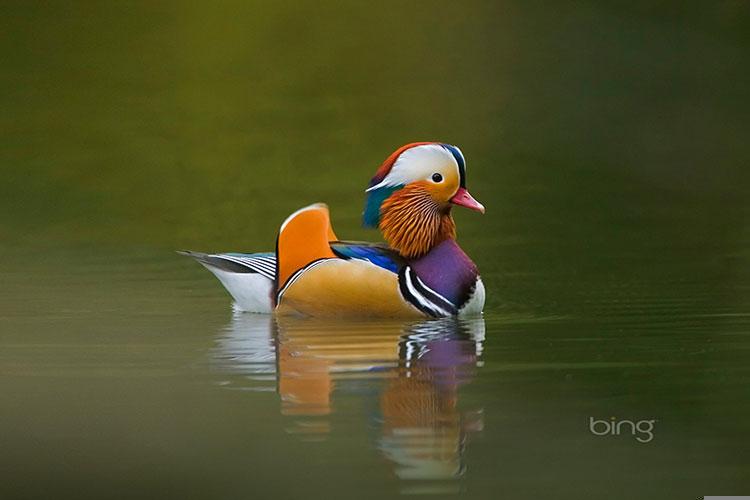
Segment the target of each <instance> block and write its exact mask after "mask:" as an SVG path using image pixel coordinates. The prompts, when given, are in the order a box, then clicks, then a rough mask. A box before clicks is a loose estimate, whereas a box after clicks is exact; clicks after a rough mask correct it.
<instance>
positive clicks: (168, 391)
mask: <svg viewBox="0 0 750 500" xmlns="http://www.w3.org/2000/svg"><path fill="white" fill-rule="evenodd" d="M0 14H2V15H1V16H0V19H1V20H0V24H1V25H2V26H0V28H2V29H0V33H2V35H0V36H1V38H0V43H1V45H0V47H1V49H0V56H1V57H0V60H2V63H1V64H0V86H1V87H0V90H2V92H0V109H2V113H0V176H1V177H0V178H1V179H2V180H1V181H0V450H2V453H1V454H0V497H2V498H21V497H23V498H110V497H119V498H133V497H159V498H388V497H391V496H396V495H398V494H437V495H452V494H456V493H458V494H461V495H464V496H466V497H468V498H544V497H547V496H553V497H555V498H571V499H573V498H576V499H578V498H603V497H607V498H628V499H629V498H654V499H663V498H698V497H700V496H702V495H706V494H723V495H731V494H734V495H741V494H748V492H750V449H749V448H748V442H750V441H749V438H750V389H749V387H750V251H749V250H748V248H749V247H750V224H749V220H750V219H749V217H750V204H748V195H749V194H750V178H749V176H748V166H750V142H749V141H748V137H749V136H750V135H749V132H750V128H749V127H748V116H750V96H749V95H748V94H750V92H749V91H748V89H750V81H749V80H750V69H748V68H750V55H749V54H750V51H749V50H748V48H749V47H750V43H749V42H750V9H749V8H748V5H747V4H746V3H743V2H736V1H721V2H711V3H706V4H704V5H703V6H700V5H699V4H696V5H694V6H691V5H689V4H684V3H679V4H678V3H672V2H656V3H653V2H644V3H642V4H640V5H639V4H633V3H631V2H608V3H607V4H606V5H604V4H602V3H598V2H578V3H575V4H569V5H568V6H561V5H550V4H548V3H542V2H488V3H483V2H469V3H463V2H462V3H461V4H460V5H459V4H458V3H449V2H440V3H437V2H419V3H413V4H409V5H406V4H402V3H395V2H394V3H386V4H380V5H378V7H377V8H375V7H374V6H373V7H366V6H365V5H364V4H354V3H344V2H341V3H336V2H323V3H300V4H296V5H293V4H289V5H273V4H271V3H253V2H249V3H246V2H241V3H240V2H238V3H222V4H217V5H213V6H209V5H208V4H205V5H200V4H188V3H183V2H175V3H166V2H164V3H159V4H158V5H157V4H156V3H153V2H143V3H130V4H114V3H111V4H99V5H95V4H91V3H80V4H78V5H72V4H38V5H32V4H30V3H27V2H6V3H4V4H3V5H2V6H0ZM425 139H426V140H433V139H434V140H444V141H449V142H452V143H454V144H457V145H459V146H460V147H461V148H462V150H463V151H464V153H465V155H466V157H467V160H468V185H469V188H470V189H471V191H472V192H473V193H474V195H475V196H476V197H477V198H478V199H479V200H480V201H482V202H483V203H484V204H485V205H486V206H487V214H486V215H485V216H483V217H482V216H479V215H477V214H474V213H466V212H458V213H456V218H457V222H458V227H459V240H460V243H461V245H462V246H463V247H464V248H465V249H466V251H467V252H468V253H469V254H470V255H471V256H472V257H473V258H474V260H475V261H476V262H477V264H478V265H479V267H480V270H481V271H482V275H483V278H484V281H485V284H486V286H487V290H488V302H487V308H486V312H485V316H484V319H482V320H475V321H469V322H455V321H438V322H434V321H433V322H425V323H406V324H404V323H391V322H360V323H321V322H315V321H302V322H300V321H296V322H289V321H286V322H280V323H278V324H277V323H276V322H274V321H273V320H272V319H271V318H268V317H262V316H252V315H243V314H234V313H233V312H232V309H231V304H230V301H229V298H228V296H227V295H226V294H225V293H224V292H223V290H222V289H221V287H220V285H219V284H218V282H217V281H216V280H215V279H214V278H213V277H212V276H210V275H209V274H208V273H207V272H206V271H205V270H203V269H202V268H200V267H199V266H197V265H196V264H195V263H193V262H191V261H189V260H187V259H185V258H182V257H179V256H177V255H175V254H174V253H173V250H174V249H178V248H189V249H194V250H208V251H229V250H234V251H252V250H266V249H270V248H272V247H273V243H274V239H275V231H276V230H277V228H278V225H279V223H280V222H281V221H282V220H283V218H284V217H285V216H286V215H287V214H288V213H290V212H291V211H293V210H295V209H296V208H299V207H300V206H302V205H306V204H308V203H311V202H314V201H326V202H327V203H328V204H329V205H330V208H331V212H332V216H333V221H334V225H335V228H336V232H337V233H338V234H339V235H340V236H341V237H345V238H349V239H375V238H376V237H377V235H376V234H374V233H372V232H369V231H366V230H364V229H362V228H361V227H360V225H359V217H360V213H361V208H362V207H361V204H362V195H363V189H364V187H365V185H366V182H367V180H368V179H369V178H370V176H371V175H372V173H373V172H374V171H375V169H376V168H377V166H378V164H379V163H380V162H381V161H382V160H383V159H384V158H385V156H387V155H388V154H389V153H390V152H391V151H392V150H393V149H395V148H396V147H398V146H399V145H401V144H403V143H405V142H410V141H414V140H425ZM592 417H593V418H594V419H600V420H609V419H610V418H611V417H614V418H615V422H621V421H622V420H626V419H627V420H631V421H633V422H640V421H643V420H655V421H656V422H654V424H653V431H652V434H653V439H651V440H649V442H646V443H641V442H639V441H638V439H637V438H638V437H640V438H642V439H643V438H644V437H645V436H646V435H645V434H644V433H636V435H631V434H630V433H629V432H623V433H622V434H621V435H615V436H612V435H606V436H596V435H594V434H592V432H591V431H590V429H589V424H590V418H592ZM599 425H600V426H601V425H602V424H599ZM600 428H601V427H600ZM624 429H625V430H629V428H628V427H627V426H626V427H624Z"/></svg>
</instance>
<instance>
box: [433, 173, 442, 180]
mask: <svg viewBox="0 0 750 500" xmlns="http://www.w3.org/2000/svg"><path fill="white" fill-rule="evenodd" d="M432 182H443V176H442V175H440V174H438V173H437V172H435V173H434V174H432Z"/></svg>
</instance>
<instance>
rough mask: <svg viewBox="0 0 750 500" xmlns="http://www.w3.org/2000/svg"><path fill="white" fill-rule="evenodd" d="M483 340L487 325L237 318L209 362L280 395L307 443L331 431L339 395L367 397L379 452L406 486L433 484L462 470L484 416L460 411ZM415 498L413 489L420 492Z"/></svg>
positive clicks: (230, 381) (231, 384)
mask: <svg viewBox="0 0 750 500" xmlns="http://www.w3.org/2000/svg"><path fill="white" fill-rule="evenodd" d="M483 340H484V320H483V319H482V318H472V319H456V318H443V319H439V320H427V321H422V322H409V323H404V322H397V321H382V320H378V321H357V322H351V321H347V322H343V321H332V320H328V321H325V320H317V319H311V318H296V317H271V316H263V315H254V314H246V313H244V314H243V313H236V314H235V315H234V317H233V320H232V323H231V324H230V325H229V327H228V328H226V329H225V331H223V332H222V335H221V336H220V337H219V338H218V345H217V348H216V349H215V351H214V352H213V356H212V359H213V361H214V364H215V367H216V368H217V370H218V371H220V372H221V374H222V376H223V381H222V385H225V386H227V387H228V388H232V389H237V390H248V391H269V390H276V391H278V394H279V396H280V399H281V413H282V414H283V415H287V416H291V417H292V419H291V420H293V423H292V425H291V427H290V428H289V429H288V430H289V431H290V432H294V433H298V434H300V435H301V437H303V438H304V439H305V440H322V439H325V437H326V436H327V435H328V434H329V433H330V432H331V428H332V425H331V421H330V420H331V417H330V415H331V414H332V413H334V412H335V413H336V414H337V418H338V417H340V416H341V412H343V411H344V409H343V408H337V407H335V404H336V402H335V399H334V398H333V395H334V393H336V394H342V395H343V394H347V395H350V394H359V395H363V398H364V399H366V400H368V401H365V405H366V406H367V407H373V408H377V410H375V411H373V413H374V416H375V418H374V420H375V421H376V422H377V423H378V428H379V429H378V438H377V440H378V443H377V448H378V449H379V450H380V451H381V452H382V453H383V455H384V456H385V457H387V458H388V459H389V460H390V461H391V462H392V463H393V464H394V469H395V473H396V475H397V476H398V477H399V478H401V479H404V480H417V481H420V482H425V481H428V482H433V481H441V480H446V479H455V478H458V477H460V476H461V475H462V474H463V472H464V467H463V453H464V449H465V443H466V438H467V435H468V434H469V433H470V432H473V431H480V430H481V429H482V412H481V409H473V410H472V411H462V410H461V409H460V407H459V389H460V387H461V386H463V385H465V384H467V383H468V382H470V381H471V380H472V378H473V376H474V374H475V371H476V369H477V367H478V366H480V357H481V351H482V342H483ZM415 492H416V491H415Z"/></svg>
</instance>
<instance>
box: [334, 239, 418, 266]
mask: <svg viewBox="0 0 750 500" xmlns="http://www.w3.org/2000/svg"><path fill="white" fill-rule="evenodd" d="M331 249H332V250H333V253H335V254H336V255H337V256H338V257H340V258H342V259H359V260H366V261H368V262H371V263H373V264H375V265H376V266H378V267H382V268H383V269H387V270H389V271H391V272H393V273H398V270H399V269H400V268H401V267H402V266H403V265H404V264H405V260H404V259H403V257H401V256H400V255H399V254H398V252H396V251H394V250H392V249H390V248H388V247H385V246H381V245H373V244H367V243H348V242H337V243H334V244H332V245H331Z"/></svg>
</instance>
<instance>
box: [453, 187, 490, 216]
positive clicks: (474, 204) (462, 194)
mask: <svg viewBox="0 0 750 500" xmlns="http://www.w3.org/2000/svg"><path fill="white" fill-rule="evenodd" d="M450 201H451V203H453V204H454V205H459V206H462V207H466V208H469V209H471V210H476V211H477V212H481V213H484V205H482V204H481V203H479V202H478V201H477V200H475V199H474V197H473V196H472V195H471V193H469V192H468V191H467V190H466V188H458V191H456V194H455V195H453V198H451V200H450Z"/></svg>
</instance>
